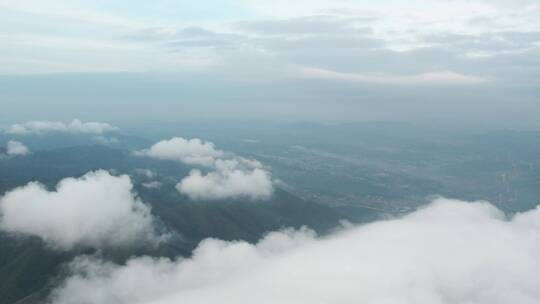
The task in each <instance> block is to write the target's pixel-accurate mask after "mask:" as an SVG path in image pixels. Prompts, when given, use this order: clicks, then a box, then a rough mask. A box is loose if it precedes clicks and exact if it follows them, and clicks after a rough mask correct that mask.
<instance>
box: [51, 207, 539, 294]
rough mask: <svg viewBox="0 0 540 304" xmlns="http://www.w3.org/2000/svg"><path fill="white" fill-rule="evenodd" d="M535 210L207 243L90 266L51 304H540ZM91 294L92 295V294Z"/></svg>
mask: <svg viewBox="0 0 540 304" xmlns="http://www.w3.org/2000/svg"><path fill="white" fill-rule="evenodd" d="M539 231H540V210H539V209H535V210H532V211H529V212H526V213H523V214H517V215H516V216H514V217H512V218H510V219H508V218H506V217H505V215H504V214H503V213H502V212H501V211H499V210H498V209H496V208H495V207H494V206H492V205H490V204H488V203H483V202H476V203H465V202H460V201H454V200H447V199H439V200H437V201H435V202H434V203H433V204H432V205H430V206H428V207H426V208H424V209H422V210H419V211H417V212H414V213H412V214H410V215H408V216H405V217H403V218H400V219H394V220H386V221H380V222H375V223H372V224H369V225H364V226H359V227H356V228H351V229H347V230H345V231H342V232H339V233H336V234H334V235H331V236H328V237H323V238H314V237H313V233H311V232H309V231H307V230H302V231H297V232H294V231H284V232H274V233H271V234H269V235H268V236H267V237H265V238H264V239H263V240H261V241H260V242H259V243H257V244H255V245H252V244H248V243H246V242H243V241H238V242H225V241H220V240H215V239H207V240H205V241H203V242H201V244H200V245H199V247H198V248H197V249H196V250H195V251H194V253H193V256H192V257H191V258H189V259H178V260H176V261H170V260H168V259H153V258H149V257H141V258H134V259H132V260H130V261H128V262H127V264H126V265H124V266H118V265H113V264H109V263H104V262H100V261H98V260H94V259H89V258H80V259H77V260H76V261H75V262H74V263H73V264H72V270H73V275H72V276H71V277H70V278H68V279H67V280H66V281H65V282H64V284H62V285H61V286H60V287H58V288H57V289H56V290H55V291H54V292H53V296H52V299H53V303H56V304H64V303H96V304H100V303H112V302H115V303H134V304H136V303H152V304H169V303H199V304H202V303H219V302H223V301H224V299H226V302H228V303H238V304H242V303H253V302H257V303H261V304H265V303H285V304H286V303H291V304H292V303H295V304H302V303H306V304H307V303H309V304H312V303H381V304H382V303H400V304H408V303H410V304H413V303H414V304H455V303H475V304H503V303H505V304H506V303H520V304H533V303H538V302H540V288H538V282H539V280H540V255H539V254H538V253H539V252H540V233H539ZM95 290H99V291H100V292H99V293H96V292H95Z"/></svg>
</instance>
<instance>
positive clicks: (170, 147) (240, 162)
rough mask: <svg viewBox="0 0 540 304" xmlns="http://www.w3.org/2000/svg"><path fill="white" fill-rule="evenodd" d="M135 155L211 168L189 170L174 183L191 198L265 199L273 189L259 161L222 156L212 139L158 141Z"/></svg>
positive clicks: (270, 180) (177, 138) (231, 155)
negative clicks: (210, 169) (208, 169)
mask: <svg viewBox="0 0 540 304" xmlns="http://www.w3.org/2000/svg"><path fill="white" fill-rule="evenodd" d="M135 154H136V155H141V156H149V157H154V158H158V159H166V160H174V161H179V162H182V163H185V164H189V165H202V166H206V167H209V168H212V169H213V170H212V171H210V172H208V173H207V174H203V172H201V170H198V169H196V170H192V171H191V172H190V174H189V175H188V176H186V177H184V178H183V179H182V180H181V181H180V182H179V183H178V184H177V185H176V189H177V190H178V191H179V192H180V193H183V194H185V195H187V196H189V197H190V198H191V199H193V200H205V199H206V200H218V199H225V198H242V197H243V198H248V199H268V198H269V197H270V196H271V195H272V192H273V185H272V179H271V176H270V173H269V172H268V171H267V170H265V169H264V167H263V166H262V164H261V163H260V162H258V161H256V160H251V159H246V158H243V157H238V156H235V155H233V154H229V155H226V153H225V152H223V151H221V150H218V149H216V148H215V146H214V144H213V143H212V142H208V141H206V142H205V141H202V140H200V139H198V138H194V139H184V138H182V137H175V138H172V139H170V140H162V141H160V142H158V143H156V144H155V145H153V146H152V147H150V149H147V150H142V151H137V152H135Z"/></svg>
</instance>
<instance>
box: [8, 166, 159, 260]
mask: <svg viewBox="0 0 540 304" xmlns="http://www.w3.org/2000/svg"><path fill="white" fill-rule="evenodd" d="M132 188H133V185H132V183H131V180H130V178H129V177H128V176H127V175H122V176H112V175H110V174H109V172H107V171H103V170H99V171H95V172H90V173H87V174H86V175H84V176H82V177H80V178H66V179H63V180H62V181H60V182H59V183H58V185H57V186H56V190H54V191H48V190H47V189H46V188H45V186H44V185H42V184H40V183H37V182H32V183H29V184H27V185H26V186H22V187H19V188H15V189H14V190H11V191H9V192H7V193H6V194H5V195H4V196H3V197H0V229H1V230H4V231H7V232H11V233H16V234H22V235H29V236H37V237H40V238H41V239H43V240H44V241H45V242H46V243H47V244H48V245H50V246H51V247H53V248H56V249H60V250H69V249H71V248H73V247H75V246H87V247H94V248H102V247H118V246H125V245H130V244H134V243H137V242H151V243H156V242H159V241H160V240H161V239H162V238H163V236H159V235H158V234H157V233H156V232H155V229H154V218H153V217H152V215H151V213H150V208H149V207H148V206H146V205H145V204H143V203H142V202H141V201H140V200H139V199H137V198H136V197H135V195H134V193H133V192H132Z"/></svg>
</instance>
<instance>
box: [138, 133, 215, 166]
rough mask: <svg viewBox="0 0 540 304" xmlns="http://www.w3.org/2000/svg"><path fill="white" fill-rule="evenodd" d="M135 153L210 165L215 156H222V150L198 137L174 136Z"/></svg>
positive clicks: (192, 163)
mask: <svg viewBox="0 0 540 304" xmlns="http://www.w3.org/2000/svg"><path fill="white" fill-rule="evenodd" d="M136 154H137V155H144V156H149V157H153V158H158V159H166V160H174V161H179V162H182V163H185V164H188V165H203V166H212V165H213V164H214V161H215V159H216V158H218V157H221V156H223V151H220V150H217V149H216V148H215V147H214V144H213V143H211V142H204V141H202V140H200V139H198V138H193V139H184V138H182V137H174V138H171V139H169V140H162V141H160V142H158V143H156V144H154V145H153V146H152V147H150V149H147V150H143V151H138V152H136Z"/></svg>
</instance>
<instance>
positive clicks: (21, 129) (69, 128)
mask: <svg viewBox="0 0 540 304" xmlns="http://www.w3.org/2000/svg"><path fill="white" fill-rule="evenodd" d="M115 130H118V128H116V127H114V126H111V125H110V124H108V123H102V122H82V121H80V120H78V119H74V120H72V121H71V122H70V123H67V124H66V123H63V122H59V121H28V122H25V123H22V124H14V125H11V126H10V127H9V128H8V129H7V130H6V131H5V132H6V133H8V134H42V133H48V132H64V133H89V134H103V133H105V132H110V131H115Z"/></svg>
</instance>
